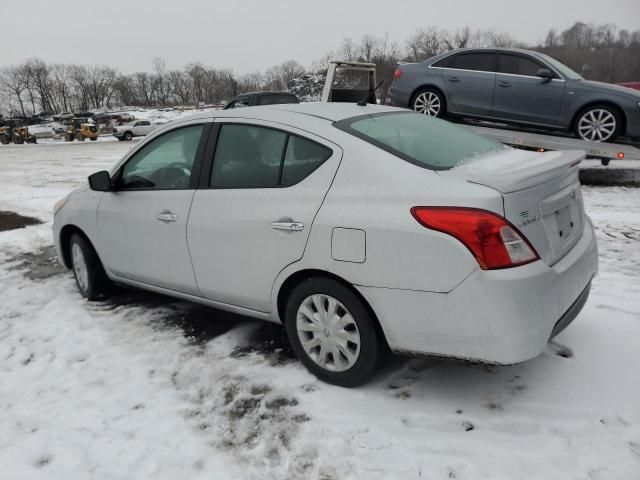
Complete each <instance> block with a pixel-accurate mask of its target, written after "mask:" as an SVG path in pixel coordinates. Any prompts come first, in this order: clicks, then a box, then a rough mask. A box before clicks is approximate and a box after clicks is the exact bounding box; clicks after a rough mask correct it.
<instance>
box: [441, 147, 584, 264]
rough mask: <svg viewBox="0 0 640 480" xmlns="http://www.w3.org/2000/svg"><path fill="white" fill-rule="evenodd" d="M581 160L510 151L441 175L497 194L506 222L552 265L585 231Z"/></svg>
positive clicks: (576, 155) (575, 155) (572, 155)
mask: <svg viewBox="0 0 640 480" xmlns="http://www.w3.org/2000/svg"><path fill="white" fill-rule="evenodd" d="M584 155H585V154H584V152H581V151H562V152H560V151H556V152H546V153H538V152H529V151H524V150H516V149H512V150H505V151H504V152H501V153H497V154H495V153H494V154H493V155H490V156H485V157H479V158H476V159H472V161H470V162H467V163H465V164H463V165H460V166H458V167H455V168H453V169H451V170H448V171H444V172H439V173H440V174H441V175H443V176H450V177H455V178H460V179H464V180H466V181H468V182H471V183H477V184H480V185H485V186H487V187H490V188H493V189H494V190H497V191H498V192H500V194H501V195H502V198H503V201H504V216H505V218H506V219H507V220H509V221H510V222H511V223H512V224H513V225H515V226H516V227H517V228H518V230H520V232H521V233H522V234H523V235H524V236H525V237H526V238H527V240H529V242H530V243H531V244H532V245H533V247H534V248H535V249H536V251H537V252H538V255H539V256H540V258H541V259H542V260H543V261H544V262H545V263H547V264H548V265H553V264H555V263H556V262H557V261H559V260H560V259H561V258H562V257H563V256H564V255H565V254H567V253H568V252H569V250H571V248H572V247H573V246H574V245H575V244H576V243H577V242H578V240H579V239H580V237H581V235H582V231H583V228H584V223H585V213H584V204H583V200H582V192H581V188H580V180H579V178H578V164H579V163H580V161H582V160H583V159H584Z"/></svg>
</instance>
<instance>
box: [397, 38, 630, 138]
mask: <svg viewBox="0 0 640 480" xmlns="http://www.w3.org/2000/svg"><path fill="white" fill-rule="evenodd" d="M390 96H391V102H392V104H393V105H396V106H401V107H407V108H411V109H413V110H415V111H417V112H420V113H423V114H425V115H429V116H435V117H443V116H445V115H455V116H462V117H471V118H480V119H486V120H494V121H500V122H507V123H514V124H523V125H531V126H536V127H544V128H551V129H556V130H558V129H561V130H569V131H573V132H574V133H575V135H576V136H578V137H579V138H582V139H584V140H591V141H597V142H599V141H603V142H607V141H614V140H615V139H616V138H617V137H619V136H621V135H624V136H627V137H631V138H640V92H637V91H634V90H632V89H630V88H626V87H622V86H619V85H612V84H607V83H601V82H593V81H588V80H585V79H583V78H582V77H581V76H580V75H578V74H577V73H576V72H574V71H573V70H571V69H570V68H569V67H567V66H566V65H564V64H562V63H561V62H559V61H557V60H555V59H554V58H552V57H550V56H548V55H545V54H543V53H539V52H534V51H530V50H521V49H492V48H470V49H460V50H454V51H450V52H446V53H443V54H441V55H437V56H435V57H432V58H430V59H428V60H425V61H424V62H420V63H409V64H402V65H400V66H399V67H398V69H397V70H396V72H395V78H394V81H393V85H392V86H391V90H390Z"/></svg>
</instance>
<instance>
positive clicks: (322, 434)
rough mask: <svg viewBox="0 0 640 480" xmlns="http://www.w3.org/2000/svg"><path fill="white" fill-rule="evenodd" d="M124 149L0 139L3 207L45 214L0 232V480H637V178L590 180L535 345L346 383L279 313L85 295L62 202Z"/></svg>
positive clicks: (397, 361)
mask: <svg viewBox="0 0 640 480" xmlns="http://www.w3.org/2000/svg"><path fill="white" fill-rule="evenodd" d="M127 148H130V144H126V143H120V142H104V143H88V142H85V143H83V144H79V143H74V144H49V145H24V146H8V147H0V210H3V211H13V212H18V213H20V214H23V215H30V216H35V217H37V218H39V219H40V220H42V221H43V222H44V223H43V224H41V225H35V226H30V227H27V228H24V229H19V230H11V231H4V232H0V292H2V293H1V295H2V296H1V301H0V478H2V479H7V480H13V479H47V480H50V479H64V480H75V479H78V480H80V479H82V480H86V479H109V480H111V479H126V480H131V479H154V480H161V479H176V478H180V479H190V480H191V479H205V478H206V479H227V478H228V479H231V478H233V479H245V478H259V479H306V478H317V479H335V480H337V479H341V480H342V479H378V478H382V479H450V478H456V479H491V480H496V479H509V480H513V479H519V478H526V479H545V480H548V479H562V480H568V479H625V480H631V479H636V478H640V190H637V189H628V188H588V187H587V188H585V189H584V195H585V200H586V205H587V210H588V213H589V214H590V215H591V217H592V219H593V220H594V222H595V224H596V227H597V230H598V241H599V246H600V252H601V257H600V275H599V276H598V277H597V278H596V280H595V281H594V284H593V291H592V296H591V298H590V299H589V302H588V304H587V306H586V308H585V310H584V311H583V312H582V313H581V314H580V316H579V317H578V318H577V319H576V321H575V322H574V324H573V325H571V327H569V329H568V330H566V331H565V332H564V333H562V334H561V335H560V336H559V337H558V338H557V344H551V345H550V346H549V347H548V349H547V351H546V352H545V353H544V354H543V355H541V356H540V357H539V358H536V359H535V360H532V361H530V362H527V363H526V364H523V365H518V366H511V367H491V366H482V365H470V364H465V363H462V362H457V361H451V360H440V359H406V358H393V359H390V360H389V364H388V366H387V367H386V368H385V370H384V371H383V372H382V373H381V374H380V375H379V376H378V377H377V379H376V380H375V381H374V382H372V383H371V384H369V385H367V386H365V387H363V388H359V389H355V390H348V389H342V388H337V387H333V386H330V385H326V384H323V383H321V382H318V381H317V380H316V379H315V378H314V377H313V376H311V375H310V374H309V373H307V372H306V370H305V369H304V368H303V367H302V366H301V365H300V364H299V363H298V362H297V361H296V360H294V359H292V357H291V353H290V351H289V350H288V348H287V346H286V341H285V337H284V332H283V331H282V329H281V328H279V327H278V326H272V325H270V324H263V323H260V322H257V321H254V320H250V319H246V318H242V317H237V316H233V315H230V314H226V313H222V312H218V311H215V310H210V309H207V308H204V307H200V306H196V305H193V304H188V303H185V302H179V301H175V300H172V299H168V298H166V297H162V296H159V295H154V294H146V293H141V292H135V291H123V292H121V293H119V294H118V295H117V296H116V297H115V298H113V299H112V300H109V301H105V302H98V303H89V302H86V301H84V300H83V299H82V298H81V297H80V295H79V294H78V292H77V290H76V287H75V285H74V282H73V279H72V276H71V275H70V274H69V273H68V272H66V271H64V270H62V269H60V268H58V267H56V265H55V263H54V259H53V258H52V256H53V252H52V249H51V245H52V240H51V233H50V223H51V209H52V206H53V203H54V202H55V201H56V200H57V199H58V198H60V197H62V196H63V195H64V194H66V193H67V192H68V191H69V190H70V189H71V188H72V187H74V186H75V185H78V184H79V183H80V182H83V181H85V180H84V179H85V178H86V176H87V175H88V174H90V173H92V172H94V171H97V170H100V169H103V168H105V167H108V166H110V165H111V164H112V163H113V162H114V161H115V160H116V159H117V158H118V157H119V156H120V155H122V153H123V152H124V151H126V149H127ZM540 301H541V302H543V301H544V299H540Z"/></svg>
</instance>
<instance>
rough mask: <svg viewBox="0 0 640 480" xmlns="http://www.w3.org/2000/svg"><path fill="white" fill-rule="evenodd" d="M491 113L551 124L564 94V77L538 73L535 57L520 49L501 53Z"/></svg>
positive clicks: (540, 63) (556, 116) (509, 118)
mask: <svg viewBox="0 0 640 480" xmlns="http://www.w3.org/2000/svg"><path fill="white" fill-rule="evenodd" d="M498 57H499V65H498V72H497V73H496V88H495V99H494V101H493V111H492V113H491V114H492V116H493V117H497V118H503V119H505V120H511V121H522V122H531V123H543V124H547V125H554V124H557V122H558V115H559V113H560V108H561V106H562V101H563V99H564V94H565V83H566V82H565V81H564V80H563V79H562V78H560V77H559V76H558V75H557V74H556V78H553V79H551V80H548V79H544V78H541V77H538V76H537V75H536V73H537V72H538V70H539V69H541V68H546V69H549V70H551V71H553V70H552V69H551V68H549V67H548V66H547V65H545V64H543V63H542V62H540V61H538V60H537V59H535V58H533V57H531V56H529V55H525V54H520V53H500V54H499V56H498Z"/></svg>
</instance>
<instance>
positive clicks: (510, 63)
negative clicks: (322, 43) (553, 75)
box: [499, 53, 546, 77]
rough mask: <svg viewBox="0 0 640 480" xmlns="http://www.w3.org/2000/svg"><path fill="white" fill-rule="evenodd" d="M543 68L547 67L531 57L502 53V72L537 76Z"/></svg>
mask: <svg viewBox="0 0 640 480" xmlns="http://www.w3.org/2000/svg"><path fill="white" fill-rule="evenodd" d="M541 68H546V67H545V66H544V65H542V64H541V63H538V62H536V61H535V60H533V59H531V58H527V57H524V56H522V55H511V54H507V53H503V54H500V69H499V71H500V73H510V74H513V75H526V76H529V77H535V76H536V75H537V74H538V70H540V69H541Z"/></svg>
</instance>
